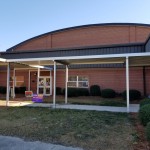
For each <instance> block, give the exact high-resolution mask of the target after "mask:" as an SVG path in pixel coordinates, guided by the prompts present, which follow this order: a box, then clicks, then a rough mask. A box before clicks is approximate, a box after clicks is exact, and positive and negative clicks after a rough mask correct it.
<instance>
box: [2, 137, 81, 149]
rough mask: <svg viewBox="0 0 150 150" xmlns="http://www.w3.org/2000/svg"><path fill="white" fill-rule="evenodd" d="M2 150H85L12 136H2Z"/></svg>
mask: <svg viewBox="0 0 150 150" xmlns="http://www.w3.org/2000/svg"><path fill="white" fill-rule="evenodd" d="M0 150H83V149H81V148H73V147H66V146H62V145H55V144H49V143H43V142H40V141H35V142H30V141H24V140H23V139H21V138H16V137H10V136H0Z"/></svg>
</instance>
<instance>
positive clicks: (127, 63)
mask: <svg viewBox="0 0 150 150" xmlns="http://www.w3.org/2000/svg"><path fill="white" fill-rule="evenodd" d="M126 92H127V93H126V94H127V112H128V113H129V112H130V110H129V103H130V101H129V58H128V57H126Z"/></svg>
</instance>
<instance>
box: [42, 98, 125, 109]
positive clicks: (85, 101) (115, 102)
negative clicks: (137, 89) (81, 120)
mask: <svg viewBox="0 0 150 150" xmlns="http://www.w3.org/2000/svg"><path fill="white" fill-rule="evenodd" d="M64 99H65V98H64V97H63V96H57V97H56V103H57V104H58V103H59V104H60V103H64V101H65V100H64ZM52 102H53V99H52V97H44V103H52ZM68 103H69V104H81V105H99V106H118V107H126V101H124V100H122V99H121V98H110V99H108V98H102V97H98V96H85V97H84V96H81V97H69V98H68Z"/></svg>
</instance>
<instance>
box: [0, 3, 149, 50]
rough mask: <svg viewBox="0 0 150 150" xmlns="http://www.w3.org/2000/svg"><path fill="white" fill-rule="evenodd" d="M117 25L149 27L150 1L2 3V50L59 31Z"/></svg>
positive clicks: (0, 7) (0, 45)
mask: <svg viewBox="0 0 150 150" xmlns="http://www.w3.org/2000/svg"><path fill="white" fill-rule="evenodd" d="M114 22H130V23H146V24H150V0H0V51H5V50H6V49H8V48H10V47H12V46H14V45H16V44H18V43H20V42H22V41H24V40H27V39H29V38H31V37H34V36H37V35H40V34H43V33H46V32H50V31H53V30H56V29H62V28H66V27H72V26H78V25H85V24H96V23H114Z"/></svg>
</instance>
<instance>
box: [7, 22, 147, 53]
mask: <svg viewBox="0 0 150 150" xmlns="http://www.w3.org/2000/svg"><path fill="white" fill-rule="evenodd" d="M90 26H144V27H150V24H143V23H101V24H88V25H80V26H74V27H68V28H63V29H59V30H55V31H51V32H47V33H44V34H40V35H38V36H35V37H32V38H30V39H27V40H25V41H23V42H20V43H19V44H16V45H15V46H12V47H10V48H9V49H7V50H6V51H12V50H13V48H16V47H18V46H19V45H21V44H24V43H25V42H28V41H29V40H33V39H35V38H39V37H42V36H46V35H47V34H53V33H58V32H62V31H66V30H72V29H78V28H85V27H90Z"/></svg>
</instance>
